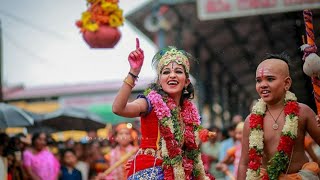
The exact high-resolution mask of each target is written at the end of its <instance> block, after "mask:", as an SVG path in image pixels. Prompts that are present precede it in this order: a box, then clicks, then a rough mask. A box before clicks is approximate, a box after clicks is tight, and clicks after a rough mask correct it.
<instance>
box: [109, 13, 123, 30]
mask: <svg viewBox="0 0 320 180" xmlns="http://www.w3.org/2000/svg"><path fill="white" fill-rule="evenodd" d="M122 22H123V20H122V18H119V17H118V16H116V15H114V14H112V15H110V17H109V25H110V26H111V27H118V26H120V25H122Z"/></svg>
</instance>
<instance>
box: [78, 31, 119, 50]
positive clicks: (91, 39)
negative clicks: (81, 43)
mask: <svg viewBox="0 0 320 180" xmlns="http://www.w3.org/2000/svg"><path fill="white" fill-rule="evenodd" d="M120 37H121V33H120V31H119V30H118V29H117V28H113V27H110V26H105V25H100V27H99V29H98V30H97V31H95V32H91V31H85V32H84V33H83V39H84V40H85V41H86V43H87V44H88V45H89V46H90V47H91V48H113V47H114V46H115V45H116V44H117V43H118V41H119V40H120Z"/></svg>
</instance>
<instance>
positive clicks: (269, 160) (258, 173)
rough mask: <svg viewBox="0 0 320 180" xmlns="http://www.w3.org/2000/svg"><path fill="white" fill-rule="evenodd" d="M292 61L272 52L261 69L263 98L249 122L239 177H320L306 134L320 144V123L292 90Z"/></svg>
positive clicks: (258, 78) (240, 179)
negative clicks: (307, 148)
mask: <svg viewBox="0 0 320 180" xmlns="http://www.w3.org/2000/svg"><path fill="white" fill-rule="evenodd" d="M288 60H289V58H288V56H286V55H284V54H280V55H269V56H268V57H266V58H265V60H264V61H262V62H261V63H260V64H259V66H258V68H257V71H256V90H257V92H258V94H259V96H260V97H261V99H260V100H259V102H258V103H257V104H256V105H255V106H254V107H253V109H252V113H251V114H250V115H249V116H248V117H247V118H246V121H245V127H244V131H243V140H242V153H241V160H240V164H239V170H238V180H244V179H248V180H254V179H273V180H276V179H290V178H293V179H310V180H311V179H319V178H318V175H317V173H318V172H319V167H318V164H317V163H310V162H309V160H308V158H307V156H306V154H305V150H304V137H305V134H306V132H308V133H309V134H310V136H311V137H312V138H313V139H314V140H315V142H316V143H317V144H320V128H319V127H318V126H319V125H320V122H319V119H318V118H316V114H315V113H314V111H313V110H312V109H311V108H310V107H308V106H307V105H305V104H301V103H298V102H297V100H296V97H295V95H294V94H293V93H291V92H290V91H289V89H290V86H291V83H292V80H291V78H290V74H289V67H288V64H287V62H288Z"/></svg>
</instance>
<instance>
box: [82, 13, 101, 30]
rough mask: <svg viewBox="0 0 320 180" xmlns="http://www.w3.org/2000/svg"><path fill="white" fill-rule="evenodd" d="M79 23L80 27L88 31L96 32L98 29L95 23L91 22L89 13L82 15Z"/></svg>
mask: <svg viewBox="0 0 320 180" xmlns="http://www.w3.org/2000/svg"><path fill="white" fill-rule="evenodd" d="M81 21H82V27H83V28H84V29H86V30H88V31H96V30H98V28H99V26H98V24H97V23H95V22H92V21H91V13H90V12H88V11H86V12H84V13H82V17H81Z"/></svg>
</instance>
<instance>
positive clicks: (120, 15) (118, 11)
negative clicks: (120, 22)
mask: <svg viewBox="0 0 320 180" xmlns="http://www.w3.org/2000/svg"><path fill="white" fill-rule="evenodd" d="M113 14H114V15H116V16H118V17H119V18H121V17H122V10H121V9H119V8H118V9H117V10H115V11H114V12H113Z"/></svg>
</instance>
